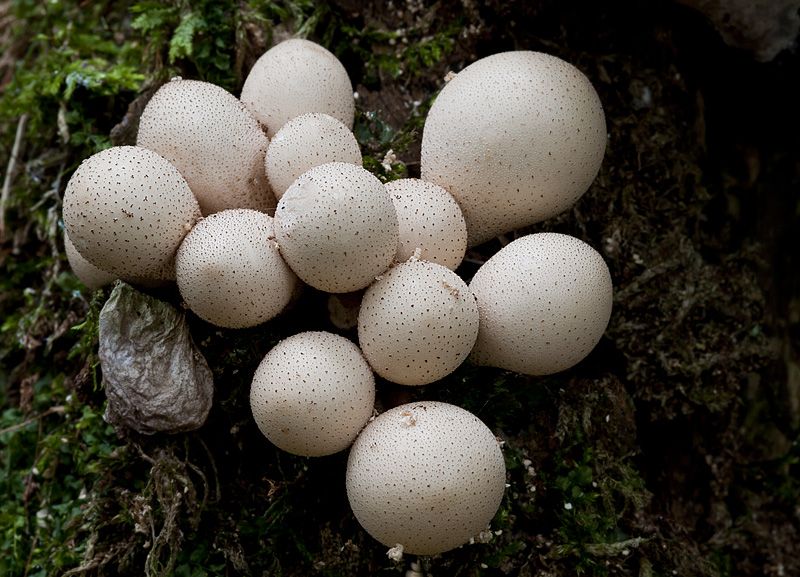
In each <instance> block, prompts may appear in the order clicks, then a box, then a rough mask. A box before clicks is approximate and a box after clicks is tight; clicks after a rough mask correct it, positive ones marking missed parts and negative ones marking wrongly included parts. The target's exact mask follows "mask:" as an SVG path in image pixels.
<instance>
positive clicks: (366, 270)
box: [275, 162, 399, 293]
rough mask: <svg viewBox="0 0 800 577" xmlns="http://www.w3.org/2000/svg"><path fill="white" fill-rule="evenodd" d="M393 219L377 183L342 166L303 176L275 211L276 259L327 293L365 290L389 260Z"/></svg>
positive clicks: (365, 172) (330, 165)
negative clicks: (278, 256) (284, 261)
mask: <svg viewBox="0 0 800 577" xmlns="http://www.w3.org/2000/svg"><path fill="white" fill-rule="evenodd" d="M398 229H399V227H398V224H397V213H396V212H395V210H394V205H393V204H392V199H391V198H390V197H389V194H388V193H387V192H386V188H385V187H384V186H383V183H381V181H380V180H378V178H377V177H376V176H374V175H373V174H372V173H370V172H369V171H368V170H365V169H364V168H361V167H360V166H356V165H354V164H348V163H346V162H329V163H327V164H323V165H320V166H315V167H314V168H312V169H311V170H309V171H307V172H305V173H303V174H302V175H301V176H300V178H298V179H297V180H296V181H295V182H294V184H292V186H290V187H289V189H288V190H287V191H286V193H285V194H284V195H283V197H282V198H281V200H280V202H279V203H278V209H277V210H276V211H275V234H276V236H277V238H278V245H279V246H280V249H281V254H282V255H283V258H284V259H286V262H287V263H289V266H290V267H291V268H292V270H293V271H294V272H295V273H297V276H299V277H300V279H301V280H302V281H304V282H306V283H308V284H309V285H311V286H312V287H314V288H317V289H319V290H322V291H327V292H331V293H344V292H352V291H356V290H359V289H362V288H365V287H366V286H367V285H369V284H370V283H371V282H372V281H373V280H374V279H375V277H376V276H378V275H379V274H381V273H382V272H383V271H384V270H386V269H387V268H388V267H389V265H390V264H391V263H392V261H393V259H394V255H395V252H396V251H397V242H398V238H399V231H398Z"/></svg>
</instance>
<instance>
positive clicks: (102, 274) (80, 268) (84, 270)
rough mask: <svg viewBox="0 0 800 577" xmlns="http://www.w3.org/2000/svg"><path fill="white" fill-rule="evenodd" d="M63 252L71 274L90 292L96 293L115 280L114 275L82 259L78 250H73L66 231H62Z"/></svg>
mask: <svg viewBox="0 0 800 577" xmlns="http://www.w3.org/2000/svg"><path fill="white" fill-rule="evenodd" d="M64 252H65V253H66V254H67V261H69V266H70V267H72V272H74V273H75V276H76V277H78V280H79V281H81V282H82V283H83V284H85V285H86V288H88V289H89V290H90V291H96V290H97V289H99V288H102V287H104V286H106V285H109V284H111V283H112V282H114V281H115V280H117V276H116V275H113V274H111V273H109V272H106V271H104V270H103V269H100V268H97V267H96V266H94V265H93V264H92V263H90V262H89V261H88V260H86V259H85V258H83V257H82V256H81V253H79V252H78V249H77V248H75V245H74V244H72V241H71V240H70V239H69V235H68V234H67V233H66V231H64Z"/></svg>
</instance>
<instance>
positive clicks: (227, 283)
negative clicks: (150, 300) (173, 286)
mask: <svg viewBox="0 0 800 577" xmlns="http://www.w3.org/2000/svg"><path fill="white" fill-rule="evenodd" d="M175 274H176V277H177V281H178V288H179V289H180V292H181V296H182V297H183V299H184V301H186V304H187V305H188V307H189V308H190V309H191V310H192V311H194V312H195V313H196V314H197V315H198V316H199V317H200V318H202V319H203V320H205V321H208V322H210V323H212V324H215V325H217V326H220V327H227V328H244V327H253V326H256V325H258V324H261V323H263V322H265V321H268V320H269V319H271V318H273V317H275V316H276V315H278V314H279V313H280V312H281V311H283V309H284V308H285V307H286V306H287V305H288V304H289V302H290V300H291V298H292V295H293V293H294V291H295V289H296V287H297V276H296V275H295V274H294V273H293V272H292V271H291V269H290V268H289V266H288V265H287V264H286V262H285V261H284V260H283V258H282V257H281V254H280V251H279V250H278V246H277V244H276V242H275V235H274V231H273V226H272V217H271V216H269V215H268V214H264V213H263V212H258V211H255V210H250V209H243V208H240V209H230V210H223V211H222V212H218V213H216V214H212V215H211V216H209V217H207V218H205V219H203V220H202V221H201V222H199V223H198V224H197V225H195V227H194V228H193V229H192V231H191V232H190V233H189V234H188V235H186V238H185V239H184V240H183V243H182V244H181V246H180V248H179V249H178V255H177V257H176V259H175Z"/></svg>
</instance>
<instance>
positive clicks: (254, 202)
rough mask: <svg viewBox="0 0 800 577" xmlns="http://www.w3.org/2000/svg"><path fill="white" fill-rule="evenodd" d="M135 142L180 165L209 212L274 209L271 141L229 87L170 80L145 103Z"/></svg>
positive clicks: (182, 172)
mask: <svg viewBox="0 0 800 577" xmlns="http://www.w3.org/2000/svg"><path fill="white" fill-rule="evenodd" d="M136 144H137V145H138V146H143V147H144V148H147V149H149V150H152V151H154V152H157V153H158V154H160V155H161V156H163V157H164V158H166V159H167V160H169V161H170V162H171V163H172V164H174V165H175V167H176V168H177V169H178V170H179V171H180V173H181V174H182V175H183V176H184V177H185V178H186V181H187V182H188V183H189V188H191V189H192V192H194V194H195V196H196V197H197V200H198V202H199V203H200V209H201V210H202V211H203V215H204V216H208V215H209V214H213V213H215V212H219V211H220V210H225V209H228V208H252V209H254V210H261V211H266V210H274V209H275V204H276V202H277V201H276V200H275V197H274V196H273V194H272V192H271V191H270V188H269V181H268V180H267V175H266V172H265V171H264V157H265V155H266V152H267V147H268V146H269V139H268V138H267V137H266V135H265V134H264V132H263V131H262V130H261V127H260V126H259V124H258V121H257V120H256V119H255V118H253V116H252V115H251V114H250V113H249V112H248V111H247V109H246V108H245V107H244V105H243V104H242V103H241V102H239V100H237V98H236V97H235V96H233V95H232V94H231V93H230V92H228V91H227V90H225V89H224V88H221V87H219V86H216V85H214V84H211V83H210V82H202V81H199V80H182V79H180V78H177V79H173V80H171V81H170V82H167V83H166V84H164V85H163V86H162V87H161V88H159V89H158V91H157V92H156V93H155V94H154V95H153V98H152V99H151V100H150V102H148V103H147V106H145V109H144V112H142V118H141V120H140V121H139V134H138V136H137V139H136Z"/></svg>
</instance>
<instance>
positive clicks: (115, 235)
mask: <svg viewBox="0 0 800 577" xmlns="http://www.w3.org/2000/svg"><path fill="white" fill-rule="evenodd" d="M200 217H201V214H200V206H199V205H198V203H197V199H196V198H195V196H194V194H192V191H191V190H190V189H189V185H188V184H187V183H186V180H185V179H184V178H183V176H181V174H180V173H179V172H178V170H177V169H176V168H175V167H174V166H172V164H170V163H169V162H168V161H167V160H166V159H165V158H164V157H162V156H160V155H158V154H156V153H155V152H152V151H150V150H147V149H146V148H142V147H139V146H117V147H114V148H108V149H106V150H103V151H101V152H98V153H97V154H94V155H92V156H90V157H89V158H87V159H86V160H84V161H83V162H82V163H81V165H80V166H79V167H78V169H77V170H76V171H75V173H74V174H73V175H72V177H71V178H70V179H69V182H68V183H67V188H66V192H65V193H64V210H63V219H64V227H65V229H66V231H67V234H68V235H69V237H70V240H71V241H72V242H73V243H74V245H75V248H77V249H78V252H79V253H80V254H81V256H83V257H84V258H85V259H86V260H87V261H89V262H90V263H92V264H93V265H94V266H96V267H97V268H100V269H102V270H105V271H108V272H109V273H110V274H113V275H117V276H118V277H119V278H121V279H123V280H131V281H132V282H138V281H141V280H147V279H150V280H154V281H161V280H175V253H176V252H177V251H178V246H180V244H181V241H183V238H184V237H185V236H186V234H187V233H188V232H189V230H190V229H191V228H192V226H193V225H194V223H195V222H196V221H197V220H198V219H199V218H200Z"/></svg>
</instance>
